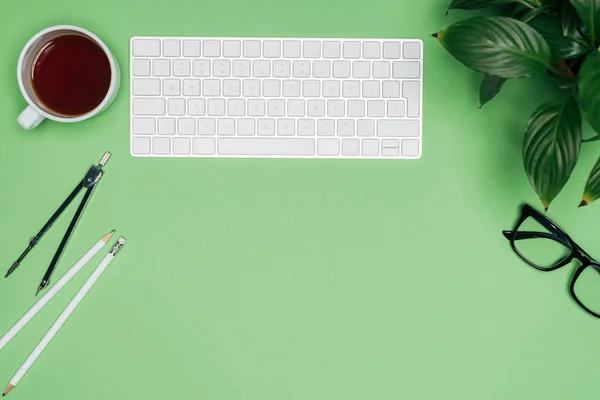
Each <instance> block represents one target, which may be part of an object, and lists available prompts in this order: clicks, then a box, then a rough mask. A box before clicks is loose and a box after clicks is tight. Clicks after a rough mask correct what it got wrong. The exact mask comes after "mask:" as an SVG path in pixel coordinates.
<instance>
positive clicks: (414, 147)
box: [401, 139, 419, 157]
mask: <svg viewBox="0 0 600 400" xmlns="http://www.w3.org/2000/svg"><path fill="white" fill-rule="evenodd" d="M401 148H402V155H403V156H405V157H417V156H418V155H419V141H418V140H416V139H404V140H403V141H402V146H401Z"/></svg>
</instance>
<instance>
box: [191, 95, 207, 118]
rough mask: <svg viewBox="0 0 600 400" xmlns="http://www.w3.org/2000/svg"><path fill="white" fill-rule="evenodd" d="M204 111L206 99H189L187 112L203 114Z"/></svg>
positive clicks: (195, 114)
mask: <svg viewBox="0 0 600 400" xmlns="http://www.w3.org/2000/svg"><path fill="white" fill-rule="evenodd" d="M205 113H206V100H204V99H189V100H188V114H189V115H192V116H198V115H204V114H205Z"/></svg>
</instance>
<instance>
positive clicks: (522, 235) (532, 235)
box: [503, 231, 571, 247]
mask: <svg viewBox="0 0 600 400" xmlns="http://www.w3.org/2000/svg"><path fill="white" fill-rule="evenodd" d="M503 233H504V237H506V238H507V239H509V240H510V239H512V237H513V231H504V232H503ZM523 239H551V240H554V241H555V242H558V243H560V244H562V245H564V246H567V247H571V245H570V243H569V242H568V240H566V239H565V238H562V237H560V236H556V235H553V234H551V233H546V232H517V233H516V235H515V240H523Z"/></svg>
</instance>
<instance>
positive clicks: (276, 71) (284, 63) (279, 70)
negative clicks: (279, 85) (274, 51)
mask: <svg viewBox="0 0 600 400" xmlns="http://www.w3.org/2000/svg"><path fill="white" fill-rule="evenodd" d="M273 76H274V77H275V78H289V77H290V76H292V63H291V62H290V61H289V60H279V61H273Z"/></svg>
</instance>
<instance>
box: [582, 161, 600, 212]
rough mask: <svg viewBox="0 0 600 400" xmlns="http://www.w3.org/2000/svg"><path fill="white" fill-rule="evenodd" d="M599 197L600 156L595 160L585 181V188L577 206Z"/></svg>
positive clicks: (585, 204) (584, 204) (591, 201)
mask: <svg viewBox="0 0 600 400" xmlns="http://www.w3.org/2000/svg"><path fill="white" fill-rule="evenodd" d="M599 197H600V158H599V159H598V161H596V164H595V165H594V168H592V170H591V172H590V175H589V176H588V179H587V182H586V183H585V189H583V196H581V203H580V204H579V207H583V206H587V205H588V204H591V203H593V202H594V201H596V200H598V198H599Z"/></svg>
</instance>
